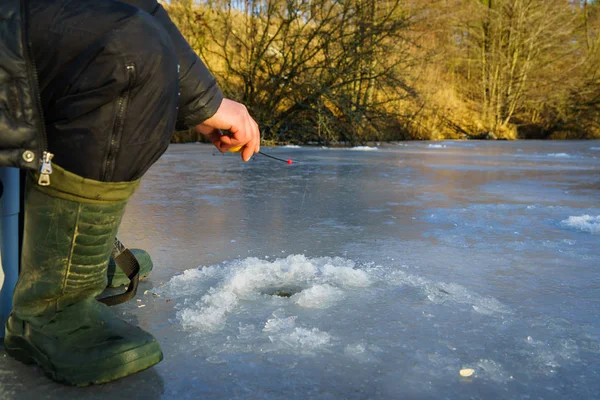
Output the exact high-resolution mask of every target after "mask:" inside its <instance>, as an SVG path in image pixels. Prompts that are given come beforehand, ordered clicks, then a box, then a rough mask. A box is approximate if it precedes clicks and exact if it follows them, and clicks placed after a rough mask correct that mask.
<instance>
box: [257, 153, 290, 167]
mask: <svg viewBox="0 0 600 400" xmlns="http://www.w3.org/2000/svg"><path fill="white" fill-rule="evenodd" d="M258 154H262V155H263V156H265V157H269V158H272V159H273V160H277V161H281V162H284V163H288V164H292V163H293V161H292V159H291V158H290V159H287V160H284V159H283V158H277V157H274V156H272V155H269V154H266V153H263V152H262V151H259V152H258Z"/></svg>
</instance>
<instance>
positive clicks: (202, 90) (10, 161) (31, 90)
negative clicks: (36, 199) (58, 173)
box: [0, 0, 223, 169]
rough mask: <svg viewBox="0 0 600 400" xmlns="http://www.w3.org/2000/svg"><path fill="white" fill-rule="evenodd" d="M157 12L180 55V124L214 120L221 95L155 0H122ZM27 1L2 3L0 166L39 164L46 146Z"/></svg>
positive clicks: (157, 16) (0, 29)
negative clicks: (30, 37) (30, 38)
mask: <svg viewBox="0 0 600 400" xmlns="http://www.w3.org/2000/svg"><path fill="white" fill-rule="evenodd" d="M121 1H122V2H124V3H128V4H130V5H133V6H135V7H138V8H140V9H141V10H143V11H146V12H148V13H150V14H151V15H153V16H154V18H156V19H157V20H158V22H159V23H160V24H161V25H162V26H163V27H164V28H165V29H166V30H167V32H168V34H169V36H170V39H171V42H172V43H173V46H174V50H175V52H176V54H177V57H178V62H179V65H180V68H179V86H180V91H181V93H180V99H179V112H178V116H177V119H178V122H179V124H178V125H179V126H180V127H192V126H195V125H197V124H199V123H201V122H203V121H205V120H206V119H208V118H210V117H211V116H212V115H213V114H214V113H215V112H216V111H217V109H218V107H219V105H220V104H221V101H222V99H223V95H222V93H221V91H220V89H219V87H218V85H217V83H216V80H215V78H214V77H213V76H212V75H211V73H210V72H209V71H208V69H207V68H206V66H205V65H204V64H203V63H202V61H201V60H200V59H199V58H198V56H197V55H196V54H195V53H194V51H193V50H192V49H191V48H190V46H189V45H188V43H187V42H186V40H185V39H184V38H183V36H182V35H181V33H180V32H179V30H178V29H177V28H176V26H175V25H174V24H173V23H172V22H171V20H170V18H169V16H168V15H167V13H166V11H165V10H164V9H163V7H162V6H161V5H159V4H158V3H157V2H156V0H121ZM28 15H29V12H28V10H27V0H2V2H0V166H13V167H19V168H30V169H37V168H40V167H41V165H42V163H41V160H42V155H43V153H44V151H46V150H47V139H46V135H45V131H44V119H43V110H42V106H41V101H40V96H39V87H38V82H37V76H36V75H37V74H36V70H35V65H34V62H33V57H32V53H31V44H30V43H29V32H28V30H29V26H28Z"/></svg>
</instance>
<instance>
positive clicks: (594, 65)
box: [165, 0, 600, 144]
mask: <svg viewBox="0 0 600 400" xmlns="http://www.w3.org/2000/svg"><path fill="white" fill-rule="evenodd" d="M165 7H166V8H167V10H168V12H169V14H170V15H171V18H172V19H173V20H174V21H175V22H176V24H177V25H178V26H179V28H180V30H181V32H182V33H183V35H184V36H185V37H186V38H187V40H188V41H189V43H190V44H191V45H192V47H193V48H194V50H195V51H196V52H197V53H198V54H200V56H201V57H202V59H203V60H204V62H205V63H206V64H207V65H208V67H209V68H210V70H211V71H212V72H213V73H214V74H215V76H216V77H217V79H218V81H219V84H220V86H221V88H222V89H223V91H224V93H225V95H226V96H227V97H230V98H232V99H235V100H237V101H240V102H242V103H244V104H246V105H247V107H248V108H249V110H250V112H251V114H252V115H253V116H254V117H255V118H256V120H257V122H258V123H259V125H260V127H261V131H262V133H263V136H264V138H265V140H268V141H271V142H275V143H309V142H312V143H322V144H329V143H335V142H345V143H350V144H360V143H365V142H367V141H388V140H407V139H420V140H438V139H519V138H520V139H529V138H535V139H548V138H550V139H567V138H568V139H589V138H600V0H390V1H387V0H385V1H377V0H337V1H334V0H206V1H193V0H171V1H170V2H169V4H165ZM196 136H197V135H196V134H195V133H194V132H179V133H177V134H176V136H175V138H174V140H175V141H187V140H197V137H196Z"/></svg>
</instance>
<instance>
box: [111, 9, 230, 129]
mask: <svg viewBox="0 0 600 400" xmlns="http://www.w3.org/2000/svg"><path fill="white" fill-rule="evenodd" d="M122 1H123V2H124V3H128V4H130V5H133V6H135V7H138V8H140V9H142V10H144V11H146V12H148V13H150V14H152V15H153V16H154V17H155V18H156V19H157V20H158V22H159V23H160V24H161V25H162V26H163V27H164V28H165V29H166V31H167V32H168V33H169V36H170V38H171V41H172V42H173V45H174V46H175V52H176V53H177V57H178V62H179V90H180V93H179V113H178V115H177V125H178V126H177V127H178V128H182V127H186V128H191V127H194V126H196V125H198V124H200V123H202V122H204V121H206V120H207V119H208V118H210V117H212V116H213V114H214V113H215V112H217V109H218V108H219V106H220V105H221V102H222V101H223V93H222V92H221V89H220V88H219V86H218V85H217V80H216V79H215V77H214V76H213V75H212V74H211V73H210V71H209V70H208V68H207V67H206V65H204V63H203V62H202V60H200V58H199V57H198V55H197V54H196V53H195V52H194V50H192V48H191V47H190V45H189V44H188V42H187V41H186V40H185V38H184V37H183V35H182V34H181V32H179V29H177V27H176V26H175V24H174V23H173V22H172V21H171V18H170V17H169V15H168V14H167V12H166V10H165V9H164V8H163V7H162V5H160V4H158V3H157V1H156V0H122Z"/></svg>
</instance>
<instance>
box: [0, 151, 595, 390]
mask: <svg viewBox="0 0 600 400" xmlns="http://www.w3.org/2000/svg"><path fill="white" fill-rule="evenodd" d="M429 144H432V143H428V142H406V143H402V145H401V146H400V145H395V144H382V145H381V146H380V150H381V151H351V150H346V149H335V151H333V149H332V150H323V149H320V148H311V147H302V148H299V149H296V148H293V149H289V148H272V149H269V151H270V152H272V153H273V155H276V156H281V157H290V156H292V155H293V157H294V159H297V160H298V161H299V162H298V163H297V164H294V165H293V166H292V167H289V166H287V165H284V164H283V163H280V162H275V161H272V160H269V159H267V158H265V157H255V158H253V160H252V161H251V162H248V163H242V162H240V160H239V156H236V155H232V154H226V155H221V154H220V153H218V152H216V151H214V150H213V149H212V148H211V147H210V146H207V145H199V144H190V145H173V146H171V147H170V148H169V150H168V151H167V153H166V154H165V155H164V156H163V157H162V158H161V160H159V162H158V163H157V164H156V165H155V166H154V167H153V168H152V169H151V170H150V171H149V174H148V175H147V177H146V178H145V179H144V180H143V181H142V185H141V187H140V189H139V190H138V191H137V192H136V194H135V195H134V197H133V198H132V200H131V201H130V203H129V206H128V209H127V213H126V215H125V218H124V221H123V225H122V228H121V231H120V232H119V236H120V238H121V239H122V240H123V241H124V243H126V244H127V245H129V246H131V247H141V248H145V249H147V250H149V251H150V253H151V255H152V257H153V259H154V265H155V267H154V270H153V272H152V274H151V275H150V277H149V278H147V279H144V280H143V281H141V282H140V289H139V291H138V296H137V299H136V300H140V301H139V302H138V301H134V302H130V303H126V304H124V305H120V306H117V307H115V311H116V312H117V313H118V314H119V315H120V316H121V317H123V318H124V319H126V320H127V321H129V322H131V323H133V324H135V325H139V326H140V327H142V328H143V329H145V330H147V331H149V332H151V333H152V334H153V335H154V336H155V337H156V338H157V339H158V340H159V342H160V343H161V346H162V349H163V353H164V355H165V359H164V361H163V362H162V363H160V364H159V365H157V366H156V367H155V368H151V369H149V370H147V371H144V372H142V373H140V374H137V375H135V376H133V377H130V378H127V379H124V380H121V381H119V382H115V383H111V384H108V385H102V386H98V387H94V388H88V389H75V388H68V387H65V386H62V385H58V384H55V383H53V382H51V381H49V380H48V379H46V378H45V377H44V376H43V374H42V373H41V372H40V371H39V369H37V368H32V367H29V366H25V365H22V364H20V363H18V362H16V361H14V360H12V359H10V358H9V357H7V356H6V355H5V354H4V353H3V352H2V350H0V398H2V399H4V398H6V399H9V400H10V399H21V398H26V399H28V398H32V399H37V398H46V399H64V398H75V397H76V398H83V399H105V398H118V397H129V398H144V399H159V398H161V399H198V398H211V399H283V398H285V399H290V400H295V399H302V400H305V399H350V400H353V399H361V400H362V399H378V400H379V399H382V400H383V399H385V400H388V399H419V400H421V399H432V400H433V399H436V400H437V399H463V398H468V399H577V400H588V399H590V400H591V399H596V398H597V393H599V392H600V301H599V299H598V287H600V280H599V276H600V271H599V270H598V268H600V264H599V263H598V260H599V259H600V246H598V235H597V234H591V231H592V229H597V226H598V219H597V218H598V217H597V216H600V206H599V203H598V198H600V178H599V177H600V174H599V172H600V160H599V159H598V158H594V157H596V156H597V151H596V150H594V149H591V147H598V144H597V143H595V142H594V143H590V142H584V141H577V142H535V141H522V142H499V141H498V142H491V141H490V142H488V141H485V142H484V141H481V142H479V141H477V142H461V141H444V142H442V143H435V144H442V145H445V146H447V147H446V148H444V149H443V151H434V150H435V149H432V148H429V147H428V145H429ZM599 148H600V147H599ZM561 153H564V154H568V155H569V156H570V157H561V156H548V155H549V154H561ZM569 216H571V218H578V219H576V220H575V222H573V221H571V222H569V221H570V220H571V218H569ZM586 216H587V217H589V219H587V218H584V217H586ZM585 229H589V230H585ZM596 233H597V232H596ZM140 306H143V307H141V308H138V307H140ZM0 349H1V347H0ZM466 368H471V369H473V370H474V373H473V375H472V376H470V377H461V375H460V371H461V370H462V369H466Z"/></svg>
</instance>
